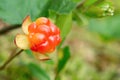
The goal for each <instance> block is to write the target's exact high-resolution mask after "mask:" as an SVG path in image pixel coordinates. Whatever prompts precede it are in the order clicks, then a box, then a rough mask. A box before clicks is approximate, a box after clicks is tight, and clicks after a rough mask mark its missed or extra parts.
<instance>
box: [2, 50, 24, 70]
mask: <svg viewBox="0 0 120 80" xmlns="http://www.w3.org/2000/svg"><path fill="white" fill-rule="evenodd" d="M22 51H23V50H22V49H21V50H20V51H18V52H17V53H16V54H14V55H12V56H11V55H10V57H9V58H8V60H7V61H6V62H5V63H4V64H3V65H2V66H0V70H3V69H4V68H5V67H6V66H7V65H8V64H9V63H10V62H11V61H12V60H13V59H14V58H15V57H16V56H18V55H19V54H20V53H21V52H22Z"/></svg>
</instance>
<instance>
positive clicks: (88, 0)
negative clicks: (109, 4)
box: [84, 0, 98, 7]
mask: <svg viewBox="0 0 120 80" xmlns="http://www.w3.org/2000/svg"><path fill="white" fill-rule="evenodd" d="M96 1H98V0H87V1H86V2H85V4H84V6H87V7H88V6H90V5H92V4H94V3H95V2H96Z"/></svg>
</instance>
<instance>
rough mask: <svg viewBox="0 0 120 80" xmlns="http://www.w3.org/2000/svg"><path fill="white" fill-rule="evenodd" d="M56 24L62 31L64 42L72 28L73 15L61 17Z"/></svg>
mask: <svg viewBox="0 0 120 80" xmlns="http://www.w3.org/2000/svg"><path fill="white" fill-rule="evenodd" d="M56 24H57V26H59V28H60V30H61V37H62V40H63V39H64V38H65V37H66V36H67V34H68V33H69V32H70V30H71V27H72V13H69V14H67V15H59V16H58V17H57V19H56Z"/></svg>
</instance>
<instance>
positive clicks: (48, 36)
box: [28, 17, 61, 54]
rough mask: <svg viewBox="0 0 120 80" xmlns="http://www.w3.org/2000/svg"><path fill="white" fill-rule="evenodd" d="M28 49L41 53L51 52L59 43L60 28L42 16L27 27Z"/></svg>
mask: <svg viewBox="0 0 120 80" xmlns="http://www.w3.org/2000/svg"><path fill="white" fill-rule="evenodd" d="M28 32H29V34H28V39H29V41H30V49H31V50H32V51H35V52H40V53H42V54H44V53H48V52H52V51H54V50H55V47H56V46H57V45H58V44H59V43H60V41H61V38H60V30H59V28H58V27H57V26H56V25H54V24H53V23H52V22H51V21H50V20H49V19H47V18H45V17H42V18H38V19H37V20H36V21H35V22H33V23H31V24H30V25H29V27H28Z"/></svg>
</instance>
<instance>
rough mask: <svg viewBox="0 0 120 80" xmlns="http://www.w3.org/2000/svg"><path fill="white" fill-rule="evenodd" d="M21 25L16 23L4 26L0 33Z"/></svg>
mask: <svg viewBox="0 0 120 80" xmlns="http://www.w3.org/2000/svg"><path fill="white" fill-rule="evenodd" d="M20 26H21V25H20V24H16V25H11V26H5V28H3V29H1V30H0V34H4V33H7V32H9V31H10V30H14V29H16V28H19V27H20Z"/></svg>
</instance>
